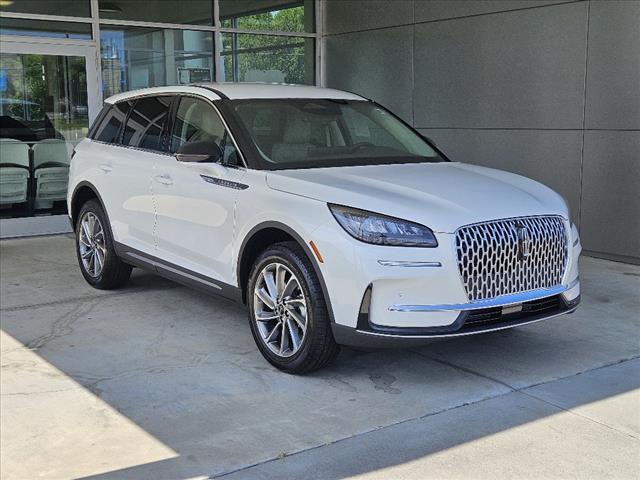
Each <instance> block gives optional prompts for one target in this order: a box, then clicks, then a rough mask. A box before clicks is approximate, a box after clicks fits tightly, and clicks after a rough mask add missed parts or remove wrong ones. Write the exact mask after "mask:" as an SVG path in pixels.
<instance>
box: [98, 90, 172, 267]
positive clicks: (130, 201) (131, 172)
mask: <svg viewBox="0 0 640 480" xmlns="http://www.w3.org/2000/svg"><path fill="white" fill-rule="evenodd" d="M171 100H172V97H170V96H149V97H142V98H139V99H137V100H134V101H127V102H122V103H120V104H116V105H115V106H114V114H117V115H119V116H124V126H123V127H122V128H121V129H120V131H119V132H118V134H117V137H116V138H114V139H113V140H112V143H110V144H104V145H102V147H101V148H102V152H101V153H100V155H99V157H100V161H99V164H98V168H99V169H100V174H101V176H102V178H101V181H100V185H99V186H98V189H99V191H100V193H101V195H102V197H103V201H104V203H105V205H106V208H107V213H108V215H109V220H110V222H111V229H112V231H113V235H114V238H115V240H116V241H118V242H120V243H122V244H124V245H126V246H128V247H130V248H132V249H135V250H139V251H141V252H144V253H147V254H149V255H153V254H154V236H153V229H154V225H155V209H154V205H153V198H152V190H151V188H152V186H151V179H152V175H153V170H154V167H155V164H156V162H157V161H158V158H161V157H163V156H164V155H166V154H164V153H163V148H164V145H163V133H164V127H165V122H166V120H167V117H168V111H169V105H170V104H171ZM105 120H106V123H107V124H108V123H109V119H107V118H105ZM96 138H98V139H99V138H100V132H97V137H96Z"/></svg>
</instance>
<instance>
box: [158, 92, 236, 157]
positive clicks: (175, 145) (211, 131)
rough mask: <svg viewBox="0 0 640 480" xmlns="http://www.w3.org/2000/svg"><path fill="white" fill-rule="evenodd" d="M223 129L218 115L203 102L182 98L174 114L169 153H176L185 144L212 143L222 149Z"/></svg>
mask: <svg viewBox="0 0 640 480" xmlns="http://www.w3.org/2000/svg"><path fill="white" fill-rule="evenodd" d="M225 134H226V132H225V128H224V124H223V123H222V120H220V117H219V116H218V113H217V112H216V111H215V110H214V109H213V108H212V107H211V106H210V105H209V104H207V103H206V102H205V101H203V100H198V99H197V98H189V97H184V98H182V99H181V100H180V105H179V107H178V111H177V113H176V120H175V122H174V126H173V135H172V138H171V152H172V153H177V152H179V151H180V147H182V146H183V145H185V144H187V143H196V142H214V143H215V144H217V145H218V146H219V147H222V145H223V140H224V137H225Z"/></svg>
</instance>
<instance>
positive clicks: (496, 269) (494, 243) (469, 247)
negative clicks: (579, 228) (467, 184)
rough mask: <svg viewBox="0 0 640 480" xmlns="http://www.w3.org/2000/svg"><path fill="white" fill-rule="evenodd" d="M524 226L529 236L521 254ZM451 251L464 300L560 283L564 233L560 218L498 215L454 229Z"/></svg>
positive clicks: (565, 236) (564, 247) (563, 253)
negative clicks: (526, 251)
mask: <svg viewBox="0 0 640 480" xmlns="http://www.w3.org/2000/svg"><path fill="white" fill-rule="evenodd" d="M523 227H524V228H526V231H527V232H525V235H526V237H527V238H528V240H529V242H528V246H529V255H528V256H526V257H522V252H521V250H522V241H521V240H522V237H523V233H522V232H523ZM519 236H520V237H519ZM456 250H457V255H458V269H459V271H460V276H461V277H462V281H463V283H464V286H465V288H466V290H467V295H468V296H469V300H484V299H487V298H493V297H497V296H500V295H508V294H512V293H519V292H526V291H529V290H535V289H537V288H548V287H553V286H556V285H559V284H560V283H561V281H562V275H563V274H564V270H565V267H566V264H567V234H566V231H565V227H564V221H563V220H562V218H560V217H527V218H513V219H507V220H498V221H495V222H488V223H480V224H476V225H469V226H466V227H462V228H460V229H458V231H457V232H456Z"/></svg>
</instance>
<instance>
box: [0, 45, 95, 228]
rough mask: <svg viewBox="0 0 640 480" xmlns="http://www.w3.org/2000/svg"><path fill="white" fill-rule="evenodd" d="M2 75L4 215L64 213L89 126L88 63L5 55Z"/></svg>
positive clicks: (0, 195)
mask: <svg viewBox="0 0 640 480" xmlns="http://www.w3.org/2000/svg"><path fill="white" fill-rule="evenodd" d="M0 72H1V77H0V216H1V217H2V218H6V217H12V218H13V217H25V216H33V215H42V214H52V213H63V214H64V213H66V206H65V199H66V194H67V179H68V177H69V160H70V158H71V152H72V151H73V148H74V147H75V145H76V144H77V143H78V142H79V141H80V140H81V139H82V138H84V137H85V136H86V135H87V131H88V127H89V109H88V102H87V76H86V65H85V59H84V58H83V57H73V56H57V55H36V54H10V53H1V54H0Z"/></svg>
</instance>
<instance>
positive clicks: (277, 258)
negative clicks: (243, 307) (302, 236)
mask: <svg viewBox="0 0 640 480" xmlns="http://www.w3.org/2000/svg"><path fill="white" fill-rule="evenodd" d="M274 262H278V263H282V264H283V265H285V266H286V267H287V268H289V269H290V270H291V271H292V272H293V273H294V274H295V275H296V277H297V278H298V280H299V283H300V287H301V289H302V291H303V293H304V296H305V299H306V301H307V331H306V334H305V336H304V339H303V342H302V346H301V348H300V350H298V351H297V352H296V353H295V354H294V355H292V356H290V357H280V356H279V355H276V354H274V353H273V352H272V351H271V350H269V347H267V346H266V345H265V343H264V341H263V340H262V337H261V336H260V332H259V330H258V327H257V324H256V320H255V311H254V304H253V291H254V288H255V284H256V281H257V279H258V276H259V274H260V272H261V271H262V269H263V268H264V267H265V266H267V265H268V264H270V263H274ZM299 263H301V262H299V261H298V259H297V257H296V254H295V252H292V250H291V249H289V248H287V247H286V246H285V245H274V246H272V247H270V248H268V249H267V250H265V251H264V252H263V253H262V254H261V255H260V256H259V257H258V260H256V263H255V264H254V267H253V269H252V270H251V274H250V276H249V283H248V288H247V307H248V311H249V323H250V325H251V333H252V334H253V338H254V340H255V342H256V345H257V346H258V349H259V350H260V352H261V353H262V355H263V356H264V357H265V358H266V359H267V361H268V362H269V363H271V364H272V365H274V366H275V367H277V368H279V369H281V370H284V371H291V372H294V371H297V370H299V369H300V368H301V367H302V366H303V364H305V363H306V362H307V359H308V357H309V353H310V350H311V349H312V347H313V345H314V342H313V340H314V339H313V337H314V335H315V334H316V333H317V330H318V328H322V327H321V326H320V325H317V323H318V322H321V321H326V320H324V319H326V318H328V316H327V315H326V304H325V299H324V295H323V293H322V291H321V290H319V291H315V289H314V288H313V286H314V277H315V276H316V273H315V271H309V269H308V268H307V266H306V265H304V264H301V265H299ZM311 276H313V277H311ZM315 283H317V282H315ZM319 310H320V311H319ZM324 327H326V326H324Z"/></svg>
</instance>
